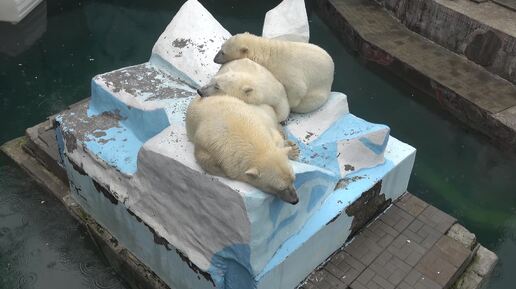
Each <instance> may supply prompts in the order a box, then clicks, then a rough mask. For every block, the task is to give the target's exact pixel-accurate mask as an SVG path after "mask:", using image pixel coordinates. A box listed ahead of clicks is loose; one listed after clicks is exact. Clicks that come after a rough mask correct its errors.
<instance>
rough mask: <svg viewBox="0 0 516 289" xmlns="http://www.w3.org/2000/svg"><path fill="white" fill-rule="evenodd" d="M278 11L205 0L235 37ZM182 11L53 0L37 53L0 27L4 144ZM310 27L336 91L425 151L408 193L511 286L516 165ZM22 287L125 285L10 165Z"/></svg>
mask: <svg viewBox="0 0 516 289" xmlns="http://www.w3.org/2000/svg"><path fill="white" fill-rule="evenodd" d="M273 2H274V3H272V2H269V1H250V0H246V1H236V0H232V1H229V0H224V1H221V0H210V1H201V3H203V4H204V5H206V6H207V7H208V9H209V10H210V11H212V12H213V13H214V14H215V17H216V18H218V19H219V20H220V21H221V23H222V24H223V25H224V26H225V27H226V28H227V29H228V30H229V31H230V32H232V33H237V32H243V31H249V32H251V33H260V32H261V25H262V23H263V18H264V14H265V12H266V10H268V9H270V8H272V7H273V6H274V5H275V4H276V3H278V2H279V1H273ZM181 3H182V1H165V0H157V1H143V0H141V1H136V0H133V1H121V0H114V1H107V0H106V1H81V2H77V1H64V0H61V1H55V0H51V1H47V2H46V8H45V9H46V13H41V11H39V14H38V15H39V16H38V17H41V15H42V16H43V17H45V16H46V19H45V20H46V24H45V25H46V26H45V32H44V33H42V35H41V36H40V37H39V38H38V39H37V40H34V41H33V42H32V44H28V42H23V39H29V38H30V37H33V36H31V35H27V36H26V37H25V38H23V37H21V34H20V33H17V37H16V38H15V39H13V38H9V39H7V38H4V36H6V35H4V34H2V33H3V31H6V30H5V29H0V38H2V39H3V40H4V39H5V41H11V40H12V41H14V42H12V43H11V44H13V45H10V46H9V47H10V49H9V51H8V53H6V52H3V51H0V123H1V128H2V130H1V131H0V143H3V142H5V141H7V140H9V139H11V138H14V137H17V136H20V135H22V134H23V133H24V129H25V128H27V127H29V126H32V125H34V124H36V123H39V122H41V121H43V120H44V119H45V117H46V116H48V115H50V114H53V113H57V112H59V111H61V110H63V109H64V108H65V107H66V106H67V105H70V104H72V103H75V102H77V101H79V100H81V99H83V98H85V97H87V96H88V95H89V90H90V81H91V78H92V77H93V76H94V75H96V74H99V73H103V72H107V71H111V70H114V69H118V68H121V67H124V66H129V65H135V64H139V63H142V62H145V61H147V60H148V58H149V57H150V52H151V49H152V46H153V44H154V42H155V41H156V40H157V39H158V37H159V35H160V33H161V32H162V31H163V30H164V29H165V27H166V25H167V24H168V23H169V21H170V20H171V18H172V16H173V15H174V13H175V11H177V9H178V8H179V6H180V5H181ZM309 18H310V22H311V23H310V25H311V41H312V42H313V43H316V44H319V45H321V46H322V47H324V48H325V49H327V50H328V52H329V53H330V54H331V55H332V56H333V57H334V60H335V64H336V65H335V68H336V77H335V81H334V87H333V88H334V90H336V91H342V92H344V93H346V94H347V95H348V99H349V104H350V110H351V112H352V113H354V114H356V115H357V116H359V117H361V118H364V119H366V120H368V121H370V122H373V123H383V124H386V125H389V126H390V128H391V130H392V131H391V134H392V135H393V136H394V137H396V138H399V139H401V140H403V141H405V142H408V143H410V144H412V145H413V146H415V147H416V148H417V149H418V153H417V157H416V164H415V168H414V172H413V175H412V177H411V181H410V185H409V190H410V191H411V192H412V193H413V194H415V195H417V196H418V197H420V198H422V199H423V200H425V201H427V202H429V203H431V204H432V205H435V206H436V207H438V208H440V209H442V210H444V211H446V212H447V213H449V214H451V215H453V216H454V217H456V218H457V219H458V220H459V222H460V223H461V224H463V225H465V226H466V227H467V228H468V229H469V230H471V231H472V232H474V233H475V234H476V235H477V237H478V239H479V241H480V242H481V243H482V244H483V245H485V246H486V247H487V248H489V249H490V250H493V251H494V252H495V253H497V254H498V256H499V257H500V263H499V265H498V266H497V267H496V269H495V273H494V276H493V277H492V279H491V280H490V282H489V284H488V286H487V288H488V289H507V288H512V287H513V285H514V284H515V283H516V274H514V268H516V189H515V183H516V158H515V157H514V156H508V155H506V154H504V153H503V152H501V151H499V150H498V149H497V148H496V147H495V146H493V145H491V144H489V143H488V142H487V141H486V140H485V138H484V137H482V136H480V135H477V134H475V133H472V132H470V131H469V130H467V129H466V128H465V126H463V125H461V124H460V123H459V121H456V120H455V119H453V118H452V117H451V116H450V115H449V114H447V113H445V112H444V111H443V110H442V109H440V108H439V106H438V104H437V103H436V102H435V101H434V100H433V99H432V98H431V97H429V96H426V95H424V94H422V93H421V92H419V91H417V90H415V89H414V88H412V87H410V86H408V85H407V84H406V83H404V82H403V81H401V80H399V79H398V78H396V77H394V76H393V75H391V74H389V73H387V72H385V71H383V70H382V69H380V68H379V67H377V66H376V65H369V64H365V63H364V62H363V61H362V60H360V59H358V58H356V57H355V55H354V54H352V53H350V52H349V51H348V50H346V48H345V47H344V46H343V45H342V44H341V43H340V42H339V41H338V40H337V39H336V38H335V37H334V35H332V33H331V32H330V31H329V29H328V28H327V27H326V26H325V25H324V24H323V23H322V21H321V20H320V19H319V18H318V17H317V16H316V15H315V14H314V13H310V15H309ZM33 23H35V24H37V23H42V22H41V21H40V22H38V21H34V22H33ZM29 24H30V23H29ZM29 24H26V25H29ZM5 25H10V24H0V26H2V27H3V28H5ZM39 28H41V26H38V29H39ZM26 30H27V29H23V30H20V31H26ZM28 31H31V30H30V29H29V30H28ZM10 35H11V34H10ZM10 39H11V40H10ZM20 39H22V40H20ZM31 41H32V40H31ZM12 47H14V48H16V47H23V49H18V50H17V49H11V48H12ZM42 201H44V203H41V202H42ZM12 288H43V289H47V288H48V289H61V288H66V289H68V288H74V289H75V288H77V289H82V288H127V287H124V286H123V285H122V284H121V283H120V281H119V280H118V279H117V278H116V276H115V275H113V274H112V270H111V269H110V268H109V267H108V266H107V265H106V263H105V262H104V261H103V259H102V257H101V255H100V253H99V251H98V250H96V248H95V246H94V244H93V243H92V242H91V241H90V240H89V239H88V237H87V235H86V234H85V232H84V231H83V230H82V229H80V228H79V227H78V224H77V223H76V222H75V221H74V220H73V219H72V218H71V217H69V215H68V213H67V212H66V211H65V209H63V208H62V207H61V206H60V205H59V203H58V202H57V201H55V200H53V199H52V198H51V197H50V196H49V195H48V194H47V193H45V192H44V191H42V190H41V189H40V188H38V187H37V186H36V185H35V184H34V183H32V182H30V181H29V179H28V177H27V176H26V175H24V174H23V172H21V171H20V170H18V169H17V168H16V167H15V166H14V165H13V164H12V163H11V162H9V161H8V160H7V159H6V158H5V157H0V289H12ZM177 289H180V288H177Z"/></svg>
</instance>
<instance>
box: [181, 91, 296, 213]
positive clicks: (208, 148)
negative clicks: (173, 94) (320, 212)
mask: <svg viewBox="0 0 516 289" xmlns="http://www.w3.org/2000/svg"><path fill="white" fill-rule="evenodd" d="M186 131H187V135H188V139H189V140H190V141H191V142H192V143H193V144H194V146H195V152H194V154H195V158H196V160H197V162H198V163H199V165H200V166H201V167H202V168H203V169H204V170H205V171H206V172H208V173H210V174H213V175H218V176H224V177H228V178H231V179H235V180H239V181H243V182H246V183H249V184H251V185H253V186H255V187H256V188H258V189H260V190H262V191H263V192H266V193H269V194H273V195H276V196H278V197H279V198H281V199H282V200H284V201H285V202H288V203H291V204H296V203H297V202H298V200H299V199H298V196H297V193H296V190H295V188H294V185H293V183H294V180H295V175H294V172H293V170H292V167H291V165H290V163H289V158H296V157H297V153H298V151H297V152H296V151H295V149H294V148H292V147H290V146H288V145H286V142H285V140H284V139H283V137H282V136H281V134H280V132H279V131H278V129H277V123H276V122H275V119H274V118H271V117H270V115H269V114H267V113H266V112H265V111H264V110H262V109H260V108H259V107H258V106H254V105H249V104H247V103H245V102H243V101H242V100H240V99H237V98H235V97H232V96H217V97H197V98H195V99H194V100H192V102H191V103H190V105H189V107H188V110H187V113H186Z"/></svg>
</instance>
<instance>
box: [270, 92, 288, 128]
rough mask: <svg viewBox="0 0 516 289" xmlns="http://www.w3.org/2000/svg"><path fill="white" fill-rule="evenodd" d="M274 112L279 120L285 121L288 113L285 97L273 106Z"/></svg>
mask: <svg viewBox="0 0 516 289" xmlns="http://www.w3.org/2000/svg"><path fill="white" fill-rule="evenodd" d="M274 112H276V116H277V118H278V121H279V122H282V121H285V120H287V118H288V115H289V114H290V105H289V103H288V100H287V98H286V97H284V98H282V99H281V100H280V101H279V103H278V104H277V105H276V106H275V107H274Z"/></svg>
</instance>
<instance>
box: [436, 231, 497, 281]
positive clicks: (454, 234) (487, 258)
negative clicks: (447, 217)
mask: <svg viewBox="0 0 516 289" xmlns="http://www.w3.org/2000/svg"><path fill="white" fill-rule="evenodd" d="M446 235H447V236H449V237H450V238H452V239H454V240H456V241H458V242H460V243H461V244H463V245H464V246H465V247H466V248H468V249H470V248H472V249H473V254H472V255H471V256H470V260H469V261H468V262H467V263H466V266H464V268H461V273H460V274H458V276H457V280H456V281H455V283H454V284H453V285H452V286H451V287H450V288H452V289H480V288H482V287H483V286H484V285H485V284H486V281H487V280H488V279H489V277H490V275H491V273H492V272H493V269H494V267H495V265H496V264H497V262H498V256H496V254H495V253H493V252H492V251H490V250H489V249H487V248H485V247H484V246H482V245H481V244H480V243H477V240H476V236H475V234H473V233H471V232H470V231H468V229H466V228H465V227H464V226H462V225H460V224H459V223H456V224H454V225H453V226H452V227H451V228H450V230H448V232H447V233H446Z"/></svg>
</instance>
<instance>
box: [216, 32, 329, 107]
mask: <svg viewBox="0 0 516 289" xmlns="http://www.w3.org/2000/svg"><path fill="white" fill-rule="evenodd" d="M242 58H248V59H250V60H252V61H254V62H256V63H258V64H260V65H262V66H264V67H265V68H267V69H268V70H269V71H270V72H271V73H272V74H273V75H274V76H275V77H276V78H277V79H278V80H279V82H281V83H282V84H283V86H284V87H285V90H286V92H287V97H288V102H289V105H290V109H291V110H292V111H294V112H299V113H306V112H310V111H314V110H316V109H317V108H319V107H321V106H322V105H323V104H324V103H325V102H326V100H327V99H328V97H329V95H330V92H331V85H332V83H333V73H334V63H333V59H332V58H331V56H330V55H329V54H328V53H327V52H326V51H324V50H323V49H322V48H320V47H318V46H316V45H313V44H309V43H302V42H291V41H282V40H276V39H267V38H263V37H259V36H256V35H252V34H249V33H242V34H237V35H234V36H232V37H230V38H229V39H228V40H227V41H226V42H225V43H224V44H223V45H222V47H221V49H220V51H219V52H218V53H217V55H216V56H215V59H214V61H215V62H216V63H218V64H224V63H227V62H230V61H233V60H235V59H242Z"/></svg>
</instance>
